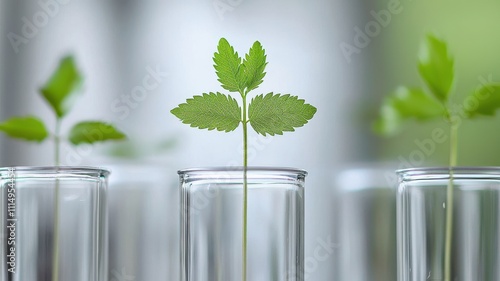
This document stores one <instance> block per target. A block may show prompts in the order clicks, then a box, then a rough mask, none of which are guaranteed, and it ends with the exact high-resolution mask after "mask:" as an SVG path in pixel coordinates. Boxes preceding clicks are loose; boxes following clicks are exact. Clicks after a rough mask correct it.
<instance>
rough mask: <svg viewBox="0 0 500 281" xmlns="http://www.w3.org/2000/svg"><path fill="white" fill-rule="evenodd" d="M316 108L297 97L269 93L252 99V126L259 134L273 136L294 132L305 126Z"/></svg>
mask: <svg viewBox="0 0 500 281" xmlns="http://www.w3.org/2000/svg"><path fill="white" fill-rule="evenodd" d="M315 113H316V108H315V107H314V106H312V105H310V104H305V102H304V100H302V99H299V98H298V97H295V96H290V95H280V94H276V95H274V94H273V93H269V94H267V95H265V96H264V95H258V96H256V97H255V98H253V99H252V102H251V103H250V106H249V108H248V118H249V120H250V125H251V126H252V128H253V129H254V130H255V131H256V132H257V133H259V134H262V135H264V136H265V135H266V134H270V135H271V136H274V135H275V134H277V135H282V134H283V132H293V131H295V129H294V128H298V127H302V126H304V125H305V124H306V123H307V122H308V120H310V119H311V118H312V117H313V116H314V114H315Z"/></svg>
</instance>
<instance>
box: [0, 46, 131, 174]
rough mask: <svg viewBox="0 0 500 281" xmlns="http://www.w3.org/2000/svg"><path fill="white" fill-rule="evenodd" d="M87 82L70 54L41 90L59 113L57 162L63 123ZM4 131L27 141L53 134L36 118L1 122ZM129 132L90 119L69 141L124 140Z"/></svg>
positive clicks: (74, 129) (56, 131)
mask: <svg viewBox="0 0 500 281" xmlns="http://www.w3.org/2000/svg"><path fill="white" fill-rule="evenodd" d="M82 81H83V78H82V75H81V74H80V72H79V70H78V67H77V66H76V63H75V59H74V58H73V57H72V56H67V57H64V58H63V59H61V61H60V62H59V66H58V68H57V69H56V70H55V71H54V73H53V74H52V76H51V77H50V79H49V80H48V81H47V83H45V86H44V87H43V88H42V89H40V94H41V96H42V97H43V98H44V99H45V101H47V102H48V103H49V105H50V106H51V108H52V109H53V111H54V113H55V115H56V126H55V132H54V133H53V134H52V135H53V137H54V140H55V147H56V148H55V155H56V157H55V158H56V159H55V162H56V164H58V163H59V151H58V150H59V141H60V132H59V129H60V122H61V120H62V119H63V117H64V116H65V115H66V114H67V113H68V112H69V111H70V109H71V108H72V105H73V103H74V102H75V98H76V97H77V93H78V92H79V91H78V90H79V87H80V85H81V82H82ZM0 130H1V131H3V132H4V133H6V134H7V135H8V136H10V137H13V138H18V139H22V140H27V141H37V142H41V141H43V140H45V139H46V138H47V137H48V136H49V134H50V133H49V132H48V131H47V129H46V125H45V124H44V123H43V122H42V121H41V120H40V119H38V118H36V117H12V118H10V119H8V120H6V121H4V122H3V123H0ZM122 139H125V135H124V134H123V133H121V132H120V131H118V130H117V129H115V128H114V127H113V126H111V125H109V124H105V123H102V122H96V121H87V122H82V123H79V124H77V125H76V126H74V127H73V129H72V130H71V132H70V139H69V141H70V142H71V143H73V144H80V143H94V142H98V141H106V140H122Z"/></svg>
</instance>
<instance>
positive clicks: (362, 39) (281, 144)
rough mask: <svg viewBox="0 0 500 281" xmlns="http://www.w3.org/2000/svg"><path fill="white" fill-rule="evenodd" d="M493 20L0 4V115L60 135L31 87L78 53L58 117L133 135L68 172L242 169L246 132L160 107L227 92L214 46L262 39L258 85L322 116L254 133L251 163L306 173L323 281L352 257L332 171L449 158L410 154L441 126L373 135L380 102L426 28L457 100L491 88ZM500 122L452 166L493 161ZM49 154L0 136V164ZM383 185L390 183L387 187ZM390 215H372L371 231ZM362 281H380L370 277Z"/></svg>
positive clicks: (472, 126) (466, 143) (294, 8)
mask: <svg viewBox="0 0 500 281" xmlns="http://www.w3.org/2000/svg"><path fill="white" fill-rule="evenodd" d="M499 12H500V2H498V1H494V0H480V1H473V2H471V1H451V0H443V1H430V0H422V1H410V0H401V1H397V0H384V1H378V0H377V1H367V0H349V1H348V0H314V1H303V0H287V1H285V0H276V1H263V0H254V1H250V0H204V1H200V0H198V1H194V0H182V1H181V0H176V1H171V0H168V1H159V0H157V1H156V0H143V1H133V0H108V1H97V0H88V1H79V0H39V1H2V2H1V3H0V30H1V35H2V36H1V37H0V117H1V119H2V120H4V119H6V118H8V117H11V116H14V115H36V116H39V117H41V118H42V119H43V120H44V121H45V122H46V123H47V124H49V127H50V129H51V130H52V131H53V125H50V124H54V123H55V118H54V116H53V114H52V112H51V111H50V108H49V107H48V106H47V104H45V102H44V101H43V100H42V99H41V97H40V95H39V92H38V89H39V88H40V87H41V86H42V85H43V84H44V83H45V81H47V79H48V78H49V76H50V74H51V73H52V71H53V70H54V69H55V68H56V66H57V64H58V61H59V59H60V58H61V57H62V56H64V55H67V54H73V55H74V56H75V57H76V60H77V63H78V65H79V67H80V70H81V71H82V73H83V75H84V78H85V82H84V89H83V91H84V94H83V96H82V97H81V98H79V101H78V103H77V104H76V106H75V107H74V110H73V111H72V113H70V114H69V115H68V117H67V118H66V119H65V120H64V123H63V127H62V130H63V132H64V131H67V130H68V129H69V128H70V126H71V125H72V124H73V123H74V122H76V121H79V120H83V119H101V120H105V121H109V122H113V123H115V124H116V125H117V126H118V128H120V129H121V130H123V131H124V132H125V133H127V134H128V136H129V140H128V141H127V142H126V143H123V144H119V145H117V144H105V145H98V146H95V147H80V148H73V147H70V146H64V147H63V153H62V163H63V164H66V165H98V166H106V165H108V164H109V165H115V164H117V163H131V164H133V165H136V164H138V163H148V164H154V165H164V166H167V167H170V168H171V169H172V171H175V170H176V169H181V168H187V167H197V166H226V165H239V164H240V163H241V161H242V160H241V159H242V153H241V150H242V145H241V138H242V132H241V131H240V130H236V131H234V132H231V133H227V134H224V133H220V132H212V131H210V132H209V131H206V130H203V131H202V130H195V129H192V128H189V126H186V125H184V124H181V122H179V121H178V120H177V119H176V118H175V117H174V116H173V115H171V114H170V112H169V111H170V110H171V109H172V108H174V107H175V106H176V105H177V104H179V103H182V102H184V101H185V99H186V98H189V97H191V96H193V95H197V94H201V93H203V92H208V91H222V88H221V87H220V85H219V84H218V82H217V79H216V75H215V72H214V70H213V67H212V64H213V61H212V56H213V53H214V52H215V50H216V45H217V42H218V40H219V38H220V37H225V38H227V39H228V41H229V42H230V43H231V44H232V45H234V46H235V49H236V50H237V51H238V52H239V54H240V55H241V54H244V53H246V52H247V51H248V48H249V47H250V46H251V45H252V43H253V42H254V41H255V40H259V41H260V42H261V43H262V45H263V46H264V48H265V49H266V52H267V58H268V62H269V64H268V66H267V69H266V70H267V75H266V77H265V79H264V83H263V84H262V85H261V86H260V87H259V89H257V90H256V91H255V92H256V93H267V92H270V91H273V92H280V93H289V94H292V95H298V96H299V97H301V98H304V99H305V100H306V101H307V102H308V103H311V104H313V105H315V106H316V107H317V108H318V112H317V114H316V116H315V118H314V119H313V120H311V121H310V123H309V124H307V125H306V126H305V127H303V128H299V129H298V130H297V131H296V132H294V133H288V134H285V135H283V136H276V137H259V136H257V135H256V134H251V135H250V140H249V146H250V150H249V153H250V154H249V160H250V164H251V165H262V166H291V167H297V168H302V169H305V170H307V171H308V172H309V176H308V178H307V186H306V189H307V191H306V196H307V197H306V198H307V200H306V225H307V229H306V257H312V258H311V259H309V261H310V262H309V265H308V263H307V259H306V271H309V272H308V274H307V278H308V279H310V280H331V277H332V276H334V275H335V274H336V273H335V271H336V270H335V267H334V263H335V259H336V257H335V255H337V256H340V257H337V258H341V256H342V255H339V254H338V253H339V252H342V253H345V252H343V251H348V249H347V250H345V249H346V247H344V249H342V247H343V241H342V240H341V239H342V237H345V233H344V234H336V230H338V227H339V225H340V222H339V219H338V215H339V214H343V213H345V210H344V211H342V210H339V209H342V208H343V207H342V206H341V204H335V202H337V201H336V200H339V198H342V197H341V196H342V192H338V191H339V190H340V189H342V188H341V187H339V185H341V184H339V182H342V185H343V184H344V183H345V181H339V180H338V178H339V174H342V173H343V172H344V171H345V170H350V169H356V168H358V167H364V168H366V167H377V169H378V168H379V167H380V165H382V166H383V167H384V168H387V167H390V168H387V170H389V171H390V170H391V169H392V168H394V169H395V168H398V167H407V166H426V165H446V163H447V160H446V159H447V157H448V155H447V154H448V148H447V143H443V144H436V145H435V148H434V149H432V151H430V152H428V151H422V149H421V148H420V147H419V146H418V145H417V143H418V142H419V141H423V140H425V139H429V138H430V137H431V133H432V130H433V129H435V128H443V129H445V130H446V123H445V122H444V121H440V120H438V121H435V122H429V123H426V124H416V123H409V124H408V126H407V127H406V128H405V129H404V130H402V131H401V132H400V134H398V135H397V136H395V137H391V138H381V137H379V136H376V135H375V134H373V133H372V131H371V123H372V122H373V120H374V119H375V118H376V116H377V112H378V108H379V106H380V103H381V101H382V99H383V97H384V95H386V94H388V93H390V92H391V91H393V90H394V89H395V88H396V87H397V86H399V85H408V86H424V83H423V81H422V80H421V79H420V78H419V76H418V73H417V68H416V60H417V53H418V49H419V45H420V42H421V41H422V39H423V38H424V36H425V34H427V33H428V32H434V33H435V34H438V35H440V36H441V37H442V38H444V39H445V40H446V41H447V42H448V43H449V47H450V49H451V52H452V53H453V55H454V57H455V66H456V79H455V87H454V89H455V91H456V95H455V97H454V98H453V102H454V103H457V104H460V103H461V102H462V100H463V98H464V97H465V95H467V94H470V93H471V92H472V91H474V90H475V89H476V88H477V87H478V86H480V85H481V84H482V83H483V81H490V82H493V81H498V82H500V66H499V65H500V57H499V54H498V50H500V32H498V31H499V30H498V29H499V28H500V17H498V13H499ZM145 79H152V80H151V81H154V86H153V87H148V89H146V88H145V87H144V80H145ZM141 90H144V91H142V92H141ZM138 91H139V92H141V94H140V95H138V94H137V93H138ZM499 121H500V120H498V118H489V119H488V118H485V119H484V120H482V121H471V122H465V123H464V124H463V126H462V127H461V128H460V132H459V138H460V143H459V164H460V165H483V166H484V165H500V158H499V157H497V155H499V153H500V147H499V146H498V145H497V144H498V143H499V142H500V130H498V129H499V128H500V122H499ZM415 151H417V152H418V151H420V152H418V153H416V152H415ZM52 155H53V149H52V144H51V143H50V142H46V143H42V144H34V143H24V142H19V141H15V140H11V139H9V138H7V137H5V136H4V135H1V136H0V164H1V165H2V166H15V165H52V164H53V163H52V159H53V156H52ZM379 163H383V164H380V165H379ZM387 163H389V164H387ZM174 177H175V173H174ZM368 182H369V181H368ZM391 184H393V182H391V181H387V182H386V185H387V188H390V186H391ZM363 188H370V187H369V184H367V185H364V187H363ZM363 188H359V187H357V189H356V190H358V191H359V190H362V189H363ZM347 189H349V188H347ZM370 194H371V193H370ZM377 198H379V197H377ZM388 198H390V196H389V197H388ZM366 200H367V199H366V198H365V197H363V199H362V201H360V202H361V203H359V202H358V203H359V204H370V203H363V202H366ZM377 200H379V199H377ZM387 200H389V201H390V199H387ZM311 202H313V203H311ZM349 202H351V201H349ZM353 202H355V200H354V201H353ZM377 202H378V201H377ZM382 202H383V201H382ZM358 203H353V204H354V206H356V204H358ZM387 204H391V202H388V203H387ZM387 204H384V203H383V204H382V205H383V206H387ZM370 206H371V205H370ZM391 206H392V205H391ZM349 208H351V207H349ZM360 213H362V212H360ZM360 216H362V214H360ZM383 216H384V215H382V217H373V218H372V219H371V220H372V221H374V222H375V223H373V224H374V225H377V222H378V221H379V220H382V219H383ZM353 219H354V220H356V219H355V218H353ZM340 221H342V220H341V219H340ZM384 225H387V224H384ZM342 227H344V228H347V227H348V226H345V225H343V226H342ZM355 229H357V230H356V231H361V232H363V231H370V230H363V229H360V228H359V226H357V228H355ZM388 231H389V230H388ZM367 233H369V232H367ZM347 236H349V235H347ZM382 236H383V235H382ZM329 237H332V238H331V239H332V240H333V241H335V243H338V246H339V247H338V248H339V250H338V251H336V252H335V253H333V254H332V256H331V258H330V257H329V258H328V259H326V260H322V261H319V260H315V259H314V257H313V255H314V249H315V247H317V246H318V245H320V244H321V243H320V242H318V241H319V240H321V239H323V241H324V240H328V239H330V238H329ZM360 239H365V238H363V237H362V238H360ZM353 263H356V261H353ZM117 270H121V269H117ZM352 280H354V279H352ZM356 280H378V279H375V278H374V277H373V276H371V277H370V276H369V275H368V277H366V276H365V277H359V279H356ZM380 280H385V279H380Z"/></svg>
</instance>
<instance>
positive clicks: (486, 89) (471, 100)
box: [463, 84, 500, 118]
mask: <svg viewBox="0 0 500 281" xmlns="http://www.w3.org/2000/svg"><path fill="white" fill-rule="evenodd" d="M463 104H464V106H465V110H466V112H467V115H468V116H469V117H471V118H473V117H479V116H481V115H483V116H494V115H495V112H496V111H497V110H498V109H499V108H500V84H490V85H484V86H482V87H481V88H479V89H477V90H476V91H475V92H474V93H473V94H472V95H470V96H469V97H468V98H467V99H466V100H465V102H464V103H463Z"/></svg>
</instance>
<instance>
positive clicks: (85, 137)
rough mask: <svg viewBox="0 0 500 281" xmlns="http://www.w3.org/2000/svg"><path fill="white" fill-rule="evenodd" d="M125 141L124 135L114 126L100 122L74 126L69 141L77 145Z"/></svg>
mask: <svg viewBox="0 0 500 281" xmlns="http://www.w3.org/2000/svg"><path fill="white" fill-rule="evenodd" d="M123 139H126V136H125V134H124V133H122V132H120V131H119V130H117V129H116V128H115V127H113V126H112V125H109V124H107V123H103V122H99V121H84V122H80V123H78V124H76V125H75V126H73V128H72V129H71V131H70V133H69V141H70V142H71V143H72V144H75V145H78V144H82V143H91V144H92V143H95V142H102V141H107V140H123Z"/></svg>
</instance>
